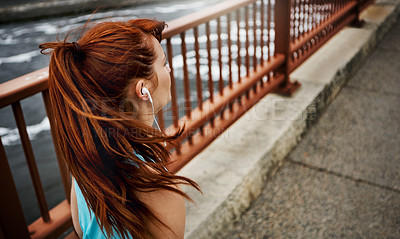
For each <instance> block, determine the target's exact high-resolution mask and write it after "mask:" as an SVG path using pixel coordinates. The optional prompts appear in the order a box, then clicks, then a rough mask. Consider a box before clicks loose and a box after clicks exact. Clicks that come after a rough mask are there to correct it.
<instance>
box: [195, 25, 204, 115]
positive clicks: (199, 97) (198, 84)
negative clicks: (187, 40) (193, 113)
mask: <svg viewBox="0 0 400 239" xmlns="http://www.w3.org/2000/svg"><path fill="white" fill-rule="evenodd" d="M193 35H194V51H195V54H196V55H195V57H196V89H197V106H198V107H199V109H200V110H203V90H202V83H201V75H200V53H199V50H200V47H199V39H198V38H199V29H198V27H194V28H193Z"/></svg>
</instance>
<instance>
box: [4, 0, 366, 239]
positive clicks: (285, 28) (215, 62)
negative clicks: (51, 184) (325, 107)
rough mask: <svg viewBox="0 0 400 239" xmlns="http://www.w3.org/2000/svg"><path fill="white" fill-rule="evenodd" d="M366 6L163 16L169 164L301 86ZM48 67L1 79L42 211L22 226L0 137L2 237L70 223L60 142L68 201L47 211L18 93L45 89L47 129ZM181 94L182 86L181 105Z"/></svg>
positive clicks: (55, 232) (242, 4) (262, 1)
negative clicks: (308, 65) (300, 70)
mask: <svg viewBox="0 0 400 239" xmlns="http://www.w3.org/2000/svg"><path fill="white" fill-rule="evenodd" d="M371 2H372V1H370V0H329V1H328V0H326V1H325V0H275V1H273V0H234V1H232V0H230V1H226V2H223V3H220V4H218V5H216V6H213V7H211V8H208V9H206V10H203V11H199V12H195V13H193V14H190V15H188V16H185V17H182V18H179V19H176V20H174V21H171V22H169V23H168V26H169V27H168V28H167V29H166V30H165V31H164V34H163V37H164V39H166V41H165V42H166V43H165V45H164V47H165V48H166V53H167V58H168V61H169V64H170V68H171V91H172V92H171V93H172V101H171V111H167V112H160V113H159V114H158V118H159V121H160V126H161V127H162V129H165V131H167V132H168V131H174V130H175V129H176V128H177V127H179V126H182V125H183V124H185V131H184V132H183V134H182V135H181V136H180V137H179V138H178V140H177V141H178V146H177V147H175V148H170V150H171V151H173V154H172V157H173V159H174V163H172V164H171V165H170V167H169V169H170V170H171V171H173V172H176V171H178V170H179V169H180V168H182V167H183V166H184V165H185V164H186V163H187V162H188V161H189V160H190V159H192V158H193V157H194V156H195V155H196V154H198V153H199V152H200V151H201V150H203V149H204V148H205V147H206V146H207V145H208V144H210V143H211V142H212V141H213V140H214V139H215V138H216V137H217V136H218V135H220V134H221V133H222V132H223V131H224V130H225V129H226V128H227V127H229V126H230V125H231V124H232V123H233V122H234V121H235V120H237V119H238V118H239V117H240V116H241V115H243V114H244V113H245V112H246V111H247V110H248V109H249V108H250V107H251V106H253V105H254V104H255V103H257V102H258V101H259V100H260V99H261V98H262V97H264V96H265V95H266V94H268V93H269V92H272V91H274V92H280V93H282V94H289V95H290V94H291V93H292V92H293V91H294V90H295V89H296V88H297V87H298V86H299V84H298V83H296V82H294V83H293V82H291V81H290V80H289V74H290V73H291V72H292V71H293V70H294V69H296V68H297V67H298V66H299V65H300V64H301V63H302V62H304V61H305V60H306V59H307V58H308V57H309V56H310V55H312V54H313V53H314V52H315V51H316V50H317V49H318V48H319V47H320V46H322V45H323V44H324V43H325V42H326V41H327V40H328V39H330V38H331V37H332V36H333V35H334V34H335V33H337V32H338V31H339V30H340V29H342V28H343V27H344V26H346V25H348V24H355V25H356V24H358V23H359V22H360V20H359V14H360V12H361V11H362V10H363V9H364V8H365V7H367V6H368V4H370V3H371ZM223 26H224V27H223ZM223 29H224V31H223ZM200 33H204V34H205V36H200ZM188 36H189V37H188ZM188 38H190V40H187V39H188ZM190 42H191V43H190ZM189 43H190V44H189ZM213 44H214V45H216V48H213ZM174 45H179V47H178V49H177V48H176V47H175V48H174ZM188 49H189V51H188ZM174 50H175V53H174ZM177 51H180V52H179V53H177ZM189 61H190V62H194V64H193V63H191V64H193V65H194V66H193V67H190V66H189V64H188V62H189ZM47 72H48V68H44V69H41V70H38V71H35V72H32V73H30V74H27V75H24V76H21V77H19V78H16V79H13V80H11V81H8V82H5V83H3V84H1V85H0V108H3V107H5V106H9V105H11V106H12V109H13V113H14V117H15V121H16V123H17V127H18V130H19V134H20V139H21V142H22V146H23V150H24V153H25V157H26V160H27V164H28V168H29V172H30V175H31V178H32V182H33V185H34V189H35V193H36V199H37V201H38V205H39V208H40V212H41V217H40V218H39V219H37V220H36V221H35V222H33V223H32V224H31V225H29V226H27V225H26V222H25V218H24V215H23V211H22V207H21V204H20V201H19V198H18V194H17V191H16V187H15V183H14V180H13V178H12V174H11V170H10V167H9V164H8V160H7V156H6V153H5V150H4V147H3V145H2V143H1V140H0V157H1V159H0V166H1V173H0V185H1V188H0V190H1V192H2V197H0V198H1V201H0V203H1V205H2V210H1V213H0V217H1V218H0V220H1V230H0V238H29V237H30V238H56V237H58V236H59V235H61V234H62V233H64V232H65V231H67V229H68V228H70V227H71V226H72V221H71V214H70V208H69V191H70V180H69V175H68V173H67V170H66V168H65V165H64V164H63V162H62V160H61V157H60V155H59V153H58V149H57V139H56V138H55V137H54V134H53V131H52V135H53V142H54V146H55V149H56V154H57V159H58V162H59V168H60V173H61V178H62V182H63V186H64V190H65V194H66V200H64V201H63V202H61V203H60V204H59V205H57V206H56V207H54V208H52V209H51V210H49V209H48V207H47V203H46V198H45V196H44V191H43V188H42V184H41V181H40V176H39V173H38V170H37V166H36V162H35V158H34V155H33V149H32V146H31V143H30V140H29V137H28V134H27V130H26V125H25V120H24V116H23V112H22V110H21V106H20V101H21V100H22V99H25V98H27V97H30V96H32V95H33V94H36V93H40V92H41V94H42V96H43V100H44V102H45V107H46V112H47V115H48V118H49V120H50V125H51V126H52V125H53V120H52V119H53V117H52V112H51V109H50V106H49V104H50V100H49V96H48V73H47ZM213 73H217V74H213ZM190 79H194V80H192V81H190ZM178 90H179V91H183V98H184V100H183V106H182V105H181V104H180V102H179V99H178V96H177V91H178ZM171 112H172V115H171V116H170V115H168V114H169V113H171ZM52 129H53V127H51V130H52ZM71 237H74V234H71Z"/></svg>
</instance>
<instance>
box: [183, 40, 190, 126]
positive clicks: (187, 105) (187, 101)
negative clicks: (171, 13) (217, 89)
mask: <svg viewBox="0 0 400 239" xmlns="http://www.w3.org/2000/svg"><path fill="white" fill-rule="evenodd" d="M181 53H182V59H183V86H184V97H185V104H184V105H185V114H186V116H187V117H188V118H189V119H190V118H191V113H192V106H191V102H190V88H189V87H190V84H189V72H188V68H187V59H186V42H185V32H181Z"/></svg>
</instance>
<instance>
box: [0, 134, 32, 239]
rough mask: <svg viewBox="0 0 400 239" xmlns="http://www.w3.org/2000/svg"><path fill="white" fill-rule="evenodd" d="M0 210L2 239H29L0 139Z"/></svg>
mask: <svg viewBox="0 0 400 239" xmlns="http://www.w3.org/2000/svg"><path fill="white" fill-rule="evenodd" d="M0 170H1V173H0V190H1V194H2V195H1V197H0V203H1V205H2V208H1V210H0V223H1V226H0V228H1V236H2V237H3V238H30V236H29V231H28V227H27V225H26V222H25V217H24V212H23V209H22V206H21V201H20V199H19V197H18V192H17V188H16V187H15V182H14V179H13V176H12V173H11V168H10V165H9V163H8V159H7V155H6V151H5V149H4V146H3V142H2V141H1V137H0Z"/></svg>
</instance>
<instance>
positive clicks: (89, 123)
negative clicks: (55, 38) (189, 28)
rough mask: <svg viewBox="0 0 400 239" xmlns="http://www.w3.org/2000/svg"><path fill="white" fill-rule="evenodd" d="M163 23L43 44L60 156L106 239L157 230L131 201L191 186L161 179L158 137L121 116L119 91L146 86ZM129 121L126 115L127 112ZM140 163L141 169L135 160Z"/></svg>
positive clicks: (102, 28)
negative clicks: (137, 81) (139, 81)
mask: <svg viewBox="0 0 400 239" xmlns="http://www.w3.org/2000/svg"><path fill="white" fill-rule="evenodd" d="M164 27H165V23H164V22H162V21H156V20H147V19H136V20H131V21H127V22H103V23H98V24H96V25H94V26H93V27H91V28H90V29H89V30H88V31H87V32H85V34H84V35H83V36H82V37H81V38H80V39H79V40H78V41H77V42H73V43H71V42H67V39H66V40H64V41H62V42H52V43H43V44H41V45H40V46H39V47H40V48H41V49H42V50H41V52H42V53H48V51H45V50H46V49H52V50H53V51H52V55H51V59H50V65H49V90H50V99H51V103H52V108H53V112H54V117H55V125H56V135H57V138H58V141H59V144H60V146H59V147H60V151H61V153H62V156H63V159H64V161H65V163H66V165H67V166H68V169H69V171H70V172H71V174H72V175H73V177H74V178H75V180H76V182H77V183H78V185H79V187H80V189H81V191H82V193H83V195H84V197H85V199H86V202H87V204H88V206H89V207H90V208H91V209H92V211H93V212H94V214H95V216H96V219H97V221H98V223H99V225H100V226H101V229H102V230H103V232H105V234H106V235H107V236H108V237H109V236H111V235H112V234H113V231H115V232H117V233H118V234H119V236H120V237H122V238H127V237H128V235H131V236H132V237H133V238H144V237H146V235H149V234H150V232H149V230H148V228H146V226H145V225H144V221H145V220H146V219H147V220H150V221H152V222H158V223H160V226H162V224H163V223H162V222H161V221H160V220H159V219H158V218H157V217H156V216H155V215H154V214H153V213H152V212H151V211H150V210H149V208H148V207H147V206H146V205H145V204H144V203H143V202H141V201H140V200H139V199H138V197H137V195H136V193H137V192H149V191H154V190H160V189H163V190H169V191H172V192H175V193H178V194H180V195H182V196H184V197H186V198H189V197H188V196H187V195H186V194H185V193H184V192H182V191H180V190H179V189H177V188H176V187H175V185H177V184H186V185H190V186H193V187H195V188H196V189H199V187H198V185H197V184H196V183H195V182H193V181H192V180H190V179H188V178H185V177H181V176H177V175H174V174H171V173H169V172H168V171H167V170H166V169H165V166H166V164H167V163H168V162H169V152H168V151H167V150H166V148H165V147H163V144H162V143H163V142H164V141H167V142H170V141H173V140H174V139H175V138H176V137H177V136H178V135H179V132H177V133H176V134H175V135H173V136H164V135H163V134H161V133H160V132H158V131H156V130H154V128H152V127H150V126H147V125H145V124H143V123H141V122H140V121H138V120H136V119H133V118H132V117H131V116H130V114H129V113H128V112H125V111H124V110H121V105H122V104H123V102H124V99H125V98H126V87H127V85H128V84H129V83H130V82H131V81H132V79H134V78H138V77H140V78H144V79H150V78H152V76H153V74H154V71H153V63H154V61H155V57H156V56H155V51H154V47H153V44H152V41H151V37H155V38H156V39H157V40H158V41H161V33H162V30H163V29H164ZM131 113H132V112H131ZM137 154H138V155H141V156H142V157H143V158H144V159H145V161H143V160H141V159H139V158H138V156H137Z"/></svg>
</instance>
